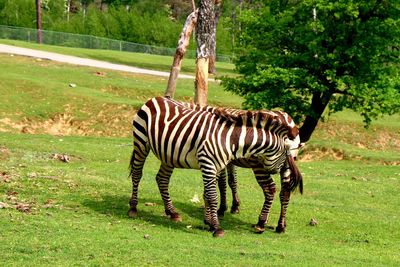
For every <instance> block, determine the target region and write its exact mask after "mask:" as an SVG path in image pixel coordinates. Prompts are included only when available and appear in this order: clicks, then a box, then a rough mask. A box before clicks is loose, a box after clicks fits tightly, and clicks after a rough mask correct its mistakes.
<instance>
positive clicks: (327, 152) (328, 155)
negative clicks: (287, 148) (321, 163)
mask: <svg viewBox="0 0 400 267" xmlns="http://www.w3.org/2000/svg"><path fill="white" fill-rule="evenodd" d="M321 159H332V160H343V159H344V151H343V150H341V149H332V148H326V147H306V148H304V150H303V151H302V154H301V156H300V157H299V161H300V162H310V161H314V160H321Z"/></svg>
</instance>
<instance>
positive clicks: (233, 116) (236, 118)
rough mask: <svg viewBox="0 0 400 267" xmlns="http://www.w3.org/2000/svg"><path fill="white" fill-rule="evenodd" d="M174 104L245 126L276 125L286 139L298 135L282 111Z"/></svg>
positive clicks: (295, 127)
mask: <svg viewBox="0 0 400 267" xmlns="http://www.w3.org/2000/svg"><path fill="white" fill-rule="evenodd" d="M175 103H177V104H180V105H181V106H183V107H184V108H186V109H191V110H199V111H207V112H211V113H213V114H214V115H216V116H218V117H219V118H221V119H223V120H226V121H229V122H232V123H240V124H244V123H246V124H247V123H249V122H251V123H252V124H253V125H256V126H257V127H261V122H263V124H269V125H276V126H277V127H278V128H279V127H282V128H285V129H286V130H287V131H288V137H289V138H290V139H294V138H295V137H296V136H297V135H298V134H299V130H298V127H297V126H294V127H293V125H289V124H288V123H287V121H286V119H285V116H287V118H289V119H288V121H289V122H291V121H292V119H291V118H290V116H289V115H288V114H287V113H285V112H282V111H269V110H268V111H267V110H240V109H234V108H225V107H212V106H200V105H197V104H194V103H188V102H178V101H175Z"/></svg>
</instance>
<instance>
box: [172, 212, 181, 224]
mask: <svg viewBox="0 0 400 267" xmlns="http://www.w3.org/2000/svg"><path fill="white" fill-rule="evenodd" d="M170 218H171V221H174V222H181V221H182V217H181V215H179V214H178V213H175V214H171V216H170Z"/></svg>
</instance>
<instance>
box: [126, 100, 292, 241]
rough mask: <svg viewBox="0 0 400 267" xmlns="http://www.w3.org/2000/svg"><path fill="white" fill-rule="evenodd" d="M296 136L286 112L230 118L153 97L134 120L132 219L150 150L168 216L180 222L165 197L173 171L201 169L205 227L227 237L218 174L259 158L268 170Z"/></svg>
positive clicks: (216, 111)
mask: <svg viewBox="0 0 400 267" xmlns="http://www.w3.org/2000/svg"><path fill="white" fill-rule="evenodd" d="M297 135H298V128H297V127H296V126H295V124H294V122H293V121H292V119H291V118H290V116H289V115H287V114H286V113H284V112H244V113H241V114H238V115H232V114H227V113H225V112H224V110H222V109H218V110H215V112H213V113H211V112H208V111H204V110H195V109H191V108H187V107H185V106H183V105H182V104H181V103H179V102H177V101H174V100H171V99H168V98H163V97H156V98H152V99H150V100H149V101H148V102H146V103H145V104H144V105H143V106H142V107H141V108H140V109H139V111H138V112H137V114H136V115H135V117H134V120H133V136H134V143H133V147H134V150H133V153H132V157H131V162H130V167H131V177H132V185H133V188H132V197H131V199H130V203H129V204H130V210H129V213H128V214H129V216H131V217H135V216H136V214H137V208H136V206H137V203H138V199H137V193H138V186H139V182H140V179H141V177H142V170H143V165H144V162H145V160H146V157H147V155H148V153H149V152H150V150H152V151H153V153H154V154H155V155H156V156H157V158H158V159H159V160H160V161H161V167H160V170H159V172H158V174H157V177H156V180H157V184H158V186H159V189H160V192H161V195H162V198H163V201H164V205H165V212H166V214H167V215H170V216H171V218H179V214H178V213H177V212H176V210H175V208H174V207H173V205H172V202H171V200H170V198H169V194H168V191H167V192H166V193H165V189H167V190H168V182H169V177H170V176H171V174H172V171H173V169H174V168H190V169H200V170H201V172H202V176H203V183H204V197H205V206H206V209H205V222H206V223H207V224H209V225H210V229H211V230H212V231H213V235H214V236H223V234H224V231H223V230H222V229H221V227H220V224H219V220H218V216H217V193H216V176H217V174H218V173H219V172H220V171H221V170H223V169H224V168H225V167H226V166H227V164H228V163H229V162H231V161H232V160H238V159H243V158H244V159H251V158H256V159H257V160H258V162H260V163H262V164H263V166H264V167H265V168H268V166H270V165H271V162H275V161H276V158H280V157H279V156H280V155H282V154H285V153H287V147H288V142H290V141H289V139H291V140H294V139H295V137H296V136H297ZM272 165H275V164H272ZM289 173H290V171H289ZM289 176H290V175H289ZM265 202H267V199H266V200H265ZM264 206H265V205H264ZM264 212H265V209H263V210H262V213H264ZM261 217H263V218H264V217H265V215H263V214H262V215H260V218H261Z"/></svg>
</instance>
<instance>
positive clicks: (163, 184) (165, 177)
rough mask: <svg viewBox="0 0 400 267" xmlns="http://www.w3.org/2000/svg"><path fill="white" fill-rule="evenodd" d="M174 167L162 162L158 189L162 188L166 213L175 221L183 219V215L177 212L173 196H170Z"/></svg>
mask: <svg viewBox="0 0 400 267" xmlns="http://www.w3.org/2000/svg"><path fill="white" fill-rule="evenodd" d="M173 170H174V168H173V167H169V166H167V165H165V164H163V163H162V164H161V166H160V170H159V171H158V173H157V176H156V181H157V185H158V189H159V190H160V194H161V198H162V200H163V202H164V208H165V214H166V215H168V216H170V218H171V220H173V221H182V217H181V215H179V213H178V212H176V209H175V207H174V206H173V205H172V201H171V197H170V196H169V191H168V186H169V179H170V177H171V174H172V171H173Z"/></svg>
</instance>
